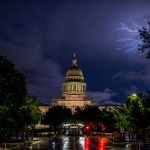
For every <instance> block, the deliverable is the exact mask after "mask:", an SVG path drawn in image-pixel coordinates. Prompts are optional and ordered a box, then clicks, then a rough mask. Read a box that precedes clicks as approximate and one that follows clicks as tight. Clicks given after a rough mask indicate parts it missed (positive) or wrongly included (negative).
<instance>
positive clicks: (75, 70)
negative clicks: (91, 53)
mask: <svg viewBox="0 0 150 150" xmlns="http://www.w3.org/2000/svg"><path fill="white" fill-rule="evenodd" d="M65 81H66V82H67V81H69V82H70V81H78V82H79V81H80V82H83V81H84V77H83V73H82V71H81V69H80V68H79V67H78V66H77V59H76V57H75V55H74V57H73V60H72V66H71V67H70V68H69V69H68V71H67V73H66V77H65Z"/></svg>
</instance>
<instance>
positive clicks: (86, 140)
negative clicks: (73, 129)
mask: <svg viewBox="0 0 150 150" xmlns="http://www.w3.org/2000/svg"><path fill="white" fill-rule="evenodd" d="M90 143H91V140H90V138H89V137H87V138H86V139H85V150H90Z"/></svg>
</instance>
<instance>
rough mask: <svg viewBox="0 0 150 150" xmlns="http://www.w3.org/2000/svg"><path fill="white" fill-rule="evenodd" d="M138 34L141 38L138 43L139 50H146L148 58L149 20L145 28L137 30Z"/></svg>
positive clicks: (149, 53)
mask: <svg viewBox="0 0 150 150" xmlns="http://www.w3.org/2000/svg"><path fill="white" fill-rule="evenodd" d="M139 36H140V39H141V40H142V44H140V45H139V50H140V51H141V52H143V53H144V52H146V55H147V56H146V58H147V59H150V22H148V23H147V28H145V27H143V28H142V30H139Z"/></svg>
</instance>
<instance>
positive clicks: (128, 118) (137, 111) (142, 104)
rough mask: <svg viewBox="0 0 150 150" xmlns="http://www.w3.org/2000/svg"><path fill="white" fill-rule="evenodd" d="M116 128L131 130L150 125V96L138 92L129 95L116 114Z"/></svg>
mask: <svg viewBox="0 0 150 150" xmlns="http://www.w3.org/2000/svg"><path fill="white" fill-rule="evenodd" d="M115 119H116V124H115V126H116V128H117V129H118V130H119V129H120V128H123V129H125V131H128V132H131V131H133V130H134V129H135V128H138V129H143V128H144V129H145V128H148V127H149V126H150V96H149V95H143V94H137V95H131V96H129V97H128V99H127V101H126V102H125V104H124V105H123V107H122V108H121V109H119V110H118V111H117V112H116V114H115Z"/></svg>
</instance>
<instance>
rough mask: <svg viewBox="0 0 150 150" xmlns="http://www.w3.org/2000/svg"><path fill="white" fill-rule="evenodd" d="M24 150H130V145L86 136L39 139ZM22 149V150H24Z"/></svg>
mask: <svg viewBox="0 0 150 150" xmlns="http://www.w3.org/2000/svg"><path fill="white" fill-rule="evenodd" d="M23 149H24V150H25V149H26V150H29V149H30V150H31V149H33V150H37V149H39V150H129V149H130V145H129V144H120V143H112V142H110V141H108V139H107V138H104V137H99V138H91V137H90V136H89V137H86V136H58V137H55V138H53V139H52V138H50V139H49V138H42V137H40V138H38V139H37V140H36V141H35V142H33V144H30V145H26V146H24V148H23ZM23 149H22V150H23Z"/></svg>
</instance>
